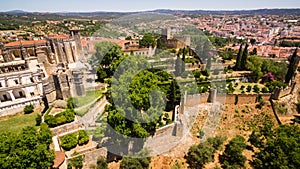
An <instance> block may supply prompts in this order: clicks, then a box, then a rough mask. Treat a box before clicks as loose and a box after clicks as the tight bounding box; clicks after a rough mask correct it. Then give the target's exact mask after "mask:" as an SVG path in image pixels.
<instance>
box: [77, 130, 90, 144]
mask: <svg viewBox="0 0 300 169" xmlns="http://www.w3.org/2000/svg"><path fill="white" fill-rule="evenodd" d="M89 140H90V137H89V135H88V134H87V133H86V131H84V130H80V131H79V134H78V144H79V145H84V144H87V143H88V142H89Z"/></svg>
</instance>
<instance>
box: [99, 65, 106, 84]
mask: <svg viewBox="0 0 300 169" xmlns="http://www.w3.org/2000/svg"><path fill="white" fill-rule="evenodd" d="M105 78H107V74H106V71H105V69H104V68H103V67H101V66H99V67H98V68H97V81H99V82H101V83H103V82H104V79H105Z"/></svg>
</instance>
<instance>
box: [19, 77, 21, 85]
mask: <svg viewBox="0 0 300 169" xmlns="http://www.w3.org/2000/svg"><path fill="white" fill-rule="evenodd" d="M19 83H20V85H22V76H19Z"/></svg>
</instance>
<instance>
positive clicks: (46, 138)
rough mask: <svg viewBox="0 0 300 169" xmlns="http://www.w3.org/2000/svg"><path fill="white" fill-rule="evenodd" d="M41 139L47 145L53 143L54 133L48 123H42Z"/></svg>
mask: <svg viewBox="0 0 300 169" xmlns="http://www.w3.org/2000/svg"><path fill="white" fill-rule="evenodd" d="M39 140H40V142H41V143H43V144H45V145H50V144H51V143H52V133H51V131H50V128H49V127H48V125H47V124H46V123H41V126H40V131H39Z"/></svg>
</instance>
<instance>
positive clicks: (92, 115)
mask: <svg viewBox="0 0 300 169" xmlns="http://www.w3.org/2000/svg"><path fill="white" fill-rule="evenodd" d="M106 104H108V101H107V100H106V97H104V98H103V99H101V100H100V101H99V102H97V103H96V104H95V105H94V107H92V108H91V109H90V110H89V111H88V112H87V113H86V114H85V115H84V116H82V117H78V122H79V123H81V124H82V125H83V126H84V128H85V129H88V128H90V127H92V126H95V125H96V120H97V117H98V115H99V114H101V113H103V111H104V108H105V105H106Z"/></svg>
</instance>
